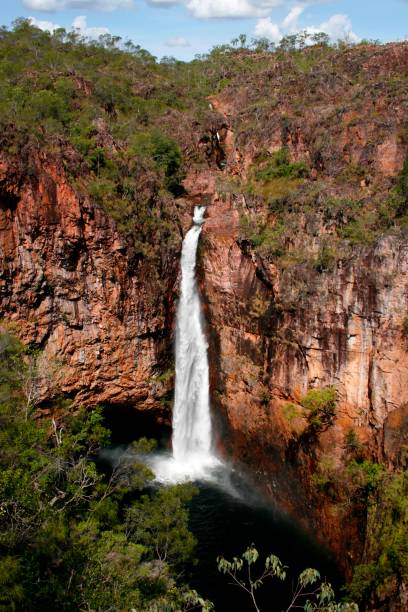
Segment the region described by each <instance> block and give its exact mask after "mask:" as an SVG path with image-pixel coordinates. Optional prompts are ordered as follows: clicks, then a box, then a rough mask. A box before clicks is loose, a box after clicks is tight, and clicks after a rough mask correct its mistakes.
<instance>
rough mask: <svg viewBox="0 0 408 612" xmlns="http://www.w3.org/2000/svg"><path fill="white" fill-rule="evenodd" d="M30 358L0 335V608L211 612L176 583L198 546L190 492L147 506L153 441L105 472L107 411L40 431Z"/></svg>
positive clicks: (167, 492) (81, 414)
mask: <svg viewBox="0 0 408 612" xmlns="http://www.w3.org/2000/svg"><path fill="white" fill-rule="evenodd" d="M29 354H30V352H28V355H29ZM26 358H27V350H26V349H24V348H23V346H22V345H21V344H20V343H19V342H18V341H16V340H15V339H14V338H13V336H11V335H10V334H8V333H7V332H5V333H3V334H1V335H0V500H1V501H0V556H1V559H0V609H1V610H27V611H28V612H30V611H31V610H32V611H34V610H42V609H58V610H72V611H73V610H79V609H81V610H82V609H89V610H91V609H92V610H108V609H116V610H125V609H134V610H136V611H137V612H142V611H145V610H152V611H153V610H164V609H168V610H174V611H176V610H182V609H184V608H185V607H187V608H188V606H189V605H190V604H191V605H192V602H195V605H197V606H201V607H202V609H205V610H209V609H210V605H209V603H208V602H205V601H204V600H202V599H201V598H200V597H199V595H197V594H196V593H194V592H191V591H189V590H188V588H187V587H184V586H178V585H177V584H176V582H175V578H176V575H177V574H178V572H179V569H178V568H179V567H180V564H182V563H186V562H187V560H188V559H189V558H190V555H191V554H192V550H193V547H194V538H193V537H192V535H191V534H190V533H189V531H188V529H187V522H188V513H187V510H186V509H185V503H186V502H187V501H188V500H189V499H191V496H192V495H193V493H194V491H193V489H192V488H188V487H186V488H184V487H174V488H172V489H163V490H159V491H158V492H157V494H156V495H155V496H154V498H152V499H150V498H147V497H146V496H143V495H142V491H143V490H144V489H145V488H146V485H147V484H148V483H149V482H150V481H151V479H152V478H153V474H152V472H151V471H150V470H149V469H148V468H147V467H146V466H145V465H143V464H142V463H140V460H139V459H138V456H139V454H140V453H146V452H149V451H150V450H151V449H152V444H151V443H150V442H148V441H146V440H141V441H140V443H138V444H136V445H135V446H134V448H133V449H132V448H130V449H129V450H128V452H127V453H126V454H124V455H123V457H122V458H120V459H119V460H117V461H116V462H115V464H114V465H113V466H112V469H111V471H110V472H109V473H108V474H105V473H104V472H100V471H99V470H98V468H97V463H96V462H95V458H96V457H97V454H98V452H99V450H100V449H101V448H103V447H104V446H106V445H108V444H109V431H108V430H107V429H106V428H105V427H104V419H103V413H102V411H101V409H98V408H96V409H93V410H90V409H88V410H85V409H82V410H79V411H77V413H76V414H72V411H73V407H70V412H71V414H70V416H67V417H65V418H62V417H58V419H57V418H56V417H55V418H53V419H47V418H45V419H43V420H42V421H41V422H36V421H34V420H32V419H31V418H30V416H29V414H27V411H26V398H25V392H24V389H23V386H22V383H21V375H20V374H21V371H24V369H25V367H26V366H25V360H26ZM54 408H55V407H54ZM66 410H67V406H66V405H64V411H66ZM132 500H133V505H130V504H131V502H132ZM123 516H126V517H132V521H133V522H130V519H129V520H128V521H127V523H126V527H129V525H132V529H131V530H132V534H131V536H130V533H127V532H126V529H125V527H124V525H123Z"/></svg>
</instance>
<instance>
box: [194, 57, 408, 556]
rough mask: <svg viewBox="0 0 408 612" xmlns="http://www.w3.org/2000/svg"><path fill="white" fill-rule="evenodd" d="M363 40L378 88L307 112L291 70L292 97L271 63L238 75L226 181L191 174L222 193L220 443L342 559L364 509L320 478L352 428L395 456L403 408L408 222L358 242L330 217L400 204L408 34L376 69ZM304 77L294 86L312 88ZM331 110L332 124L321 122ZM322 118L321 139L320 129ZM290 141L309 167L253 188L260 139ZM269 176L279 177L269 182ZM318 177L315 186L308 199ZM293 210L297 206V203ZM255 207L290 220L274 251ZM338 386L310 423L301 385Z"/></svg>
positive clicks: (353, 551) (386, 458)
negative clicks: (396, 189)
mask: <svg viewBox="0 0 408 612" xmlns="http://www.w3.org/2000/svg"><path fill="white" fill-rule="evenodd" d="M362 53H363V57H360V58H359V59H360V60H361V61H362V65H363V69H364V70H365V71H366V72H365V73H364V74H365V75H366V78H367V79H368V82H367V81H365V85H364V87H365V88H366V89H370V90H376V89H377V90H378V91H380V92H381V93H380V94H379V95H378V97H375V96H374V97H373V98H372V97H370V98H369V99H367V100H365V101H363V100H362V99H361V94H360V93H359V92H361V83H358V82H355V84H354V86H351V87H352V91H351V92H350V90H349V89H341V87H340V86H339V83H337V88H338V89H337V93H336V91H335V90H336V88H335V89H330V90H327V89H326V86H325V85H324V84H321V86H320V87H319V89H318V91H317V92H316V91H315V92H314V95H315V98H316V102H315V105H314V106H308V105H307V104H306V108H305V111H304V113H302V114H301V115H300V114H298V113H297V111H296V110H295V112H294V108H295V109H296V104H297V98H296V88H295V87H294V83H293V84H292V91H293V96H292V97H289V99H288V97H287V96H288V93H289V92H288V91H287V88H286V89H285V87H284V86H283V85H282V83H285V86H286V85H287V83H286V82H285V80H284V77H283V76H282V70H280V71H279V70H277V71H276V72H274V71H273V70H272V71H270V72H269V73H268V74H267V75H266V78H265V80H264V81H263V84H262V85H260V84H259V81H258V82H257V87H258V89H257V91H256V92H255V93H254V88H251V87H250V84H249V83H244V84H242V86H241V87H238V88H237V90H235V91H234V96H232V95H231V92H228V93H225V94H223V95H222V96H219V97H218V98H216V99H214V100H213V103H214V105H215V106H216V108H218V109H219V110H220V111H221V112H222V113H224V116H225V119H226V122H227V128H226V129H225V132H224V134H223V137H222V144H223V146H224V148H225V151H226V157H227V166H226V171H224V173H223V176H222V177H221V178H220V176H219V174H218V175H217V176H215V174H214V173H211V172H209V173H207V174H206V175H205V176H202V177H201V181H200V180H197V176H196V175H193V174H192V175H191V179H190V182H187V184H188V188H189V190H190V193H192V194H194V191H195V190H197V189H199V190H200V191H201V192H204V193H205V192H207V195H208V193H211V194H212V195H211V198H212V199H211V205H210V206H209V208H208V216H209V218H208V221H207V223H206V225H205V230H204V241H205V248H204V249H203V250H204V253H203V258H202V289H203V293H204V294H205V296H206V304H207V305H206V308H207V317H208V320H209V329H210V332H209V334H210V353H211V360H210V361H211V363H212V365H213V373H212V394H213V404H214V411H215V418H216V419H217V422H218V425H219V429H220V430H221V431H222V432H223V434H222V440H221V441H220V444H221V445H223V446H224V447H226V448H227V452H229V453H232V454H233V455H234V456H235V457H236V458H237V460H239V461H242V462H243V463H244V464H247V465H250V466H251V468H252V470H253V471H254V472H256V474H257V476H258V480H259V482H260V483H261V486H262V487H263V489H264V491H266V492H267V493H268V494H269V495H270V497H271V498H272V499H275V500H279V501H280V503H283V504H284V505H285V506H286V507H287V508H288V509H289V510H290V511H291V512H293V513H295V514H296V515H297V516H298V517H300V518H301V519H302V520H303V521H304V523H305V524H309V526H310V525H311V524H312V525H313V526H314V529H315V530H316V531H317V532H318V533H319V534H320V538H321V540H322V541H323V542H325V543H326V544H328V545H329V546H331V547H332V548H333V549H335V550H337V551H338V552H340V558H341V560H342V563H343V566H345V567H346V568H347V567H348V568H350V564H352V563H353V562H356V561H357V560H358V559H359V557H360V554H361V553H362V546H363V542H364V529H365V527H364V519H362V517H361V516H360V517H357V516H354V517H353V516H351V515H350V512H353V510H352V509H351V506H348V507H347V504H342V503H340V502H338V503H336V500H334V501H333V494H332V497H331V498H330V495H328V496H325V495H321V494H319V493H317V491H316V478H317V476H319V475H320V474H321V472H322V471H324V472H325V474H326V473H327V472H328V471H330V472H331V473H332V474H334V476H333V477H334V478H338V477H340V476H339V475H341V474H342V473H344V470H345V464H346V462H347V453H348V450H347V440H348V436H350V435H352V436H355V440H356V444H358V445H359V447H360V448H363V449H364V451H363V455H364V457H365V458H366V459H368V460H370V461H381V462H383V463H385V464H386V465H389V466H398V465H400V462H401V456H402V455H401V453H402V452H403V447H404V443H406V436H407V430H406V418H407V409H408V390H407V386H406V380H407V373H408V352H407V338H406V331H405V326H404V321H405V320H406V316H407V304H408V242H407V238H406V233H405V230H404V229H402V226H399V225H398V223H397V224H396V225H395V223H394V225H393V226H392V227H391V226H389V227H388V229H387V228H384V229H381V225H380V224H381V221H376V223H377V226H376V230H375V231H374V230H372V226H371V227H370V221H369V220H365V221H363V222H362V226H363V228H364V229H363V236H362V237H360V238H359V239H358V240H357V239H354V240H353V239H352V240H350V239H348V240H347V234H346V233H345V234H344V235H343V236H342V239H339V234H338V233H337V232H338V230H337V229H336V228H335V226H338V225H341V221H339V217H337V218H336V214H337V213H333V211H332V210H331V209H330V206H331V205H332V202H333V201H337V200H339V199H341V198H347V200H348V202H357V201H359V202H362V201H363V202H365V204H364V206H366V207H367V208H369V207H370V206H371V202H372V201H373V200H376V199H377V198H379V199H380V200H381V201H382V202H384V203H386V202H387V201H390V197H391V196H390V193H391V191H390V190H392V186H393V184H394V181H395V178H396V177H397V176H398V175H399V173H400V172H401V171H402V167H403V163H404V158H405V155H406V153H407V149H408V147H407V140H406V139H405V136H404V134H405V129H406V124H405V105H406V103H407V97H406V95H407V92H406V90H404V91H405V93H404V95H402V96H399V97H398V99H396V98H394V97H393V96H392V95H390V91H389V90H387V88H386V86H384V85H383V84H382V83H380V82H379V81H377V79H379V80H381V79H382V78H383V79H384V78H385V79H387V78H389V77H390V75H392V77H393V79H395V80H396V81H398V79H399V78H400V77H402V72H401V71H403V68H402V66H403V64H404V63H405V62H406V61H407V59H408V46H407V45H390V46H388V47H386V48H385V49H383V50H382V52H381V54H378V55H377V60H376V61H377V63H376V70H375V71H371V68H370V66H372V64H373V61H374V59H373V58H372V57H370V53H369V52H367V51H366V50H364V52H362ZM346 55H347V57H346V58H344V57H343V59H342V61H344V60H346V63H347V66H348V67H347V69H346V70H345V73H343V75H342V78H343V79H346V78H349V79H350V81H349V82H350V83H352V82H353V81H352V79H355V74H356V72H355V70H357V66H356V65H355V64H354V62H355V61H358V60H357V56H354V57H352V53H351V52H349V53H348V54H346ZM364 62H365V63H364ZM334 72H336V70H335V69H334ZM340 72H341V71H340V69H339V70H338V74H340ZM367 74H368V75H369V76H368V77H367ZM353 75H354V76H353ZM333 78H334V77H333ZM299 79H300V80H299V81H298V82H297V83H296V87H297V88H299V90H300V91H302V80H303V77H302V76H300V77H299ZM339 79H340V77H336V80H337V81H338V80H339ZM376 83H377V84H376ZM269 92H274V96H275V100H274V104H273V109H272V110H270V109H269V107H268V106H267V102H265V106H266V109H267V110H263V108H262V106H261V105H260V109H259V115H262V114H263V117H260V118H259V123H258V125H257V124H255V126H254V124H252V129H253V132H255V133H256V138H254V137H253V136H251V133H250V132H249V131H248V127H247V125H248V123H246V121H247V119H246V115H249V114H250V113H252V114H251V117H252V119H253V112H254V111H253V108H254V104H255V102H256V100H258V101H261V100H264V99H265V97H266V96H267V95H268V94H269ZM340 92H341V96H340V97H339V94H340ZM353 93H354V96H353V95H352V94H353ZM336 96H337V97H336ZM289 100H290V101H289ZM317 100H318V101H317ZM356 106H357V107H358V108H356ZM373 109H376V110H375V113H374V114H373ZM298 115H299V116H298ZM334 115H337V116H338V120H337V121H336V122H332V121H331V120H330V121H328V120H327V118H328V117H334ZM353 117H354V118H356V117H358V119H356V120H355V121H351V120H350V118H353ZM323 127H324V129H325V130H326V134H325V137H324V139H325V142H323V141H322V140H319V137H318V134H322V129H323ZM317 141H318V142H317ZM328 143H329V144H328ZM284 147H286V148H287V149H288V150H289V151H290V156H291V159H293V160H308V163H309V164H310V168H309V175H308V179H307V180H306V181H305V182H303V183H302V186H301V187H300V188H299V184H298V183H296V184H295V183H292V184H291V185H293V191H291V190H289V191H287V192H286V193H284V194H283V195H282V193H280V192H279V193H278V195H276V196H275V195H274V193H272V197H271V191H268V190H267V189H265V188H264V186H265V184H263V185H262V187H261V189H260V190H258V192H257V188H258V189H259V186H257V184H256V182H255V181H253V180H252V179H253V176H254V173H253V172H254V170H253V169H254V167H255V168H256V164H257V159H259V155H260V152H261V154H262V156H265V155H266V157H268V156H273V155H274V152H277V151H281V150H282V148H284ZM257 156H258V157H257ZM261 160H262V158H261ZM356 167H358V170H357V171H356ZM226 175H227V176H226ZM274 180H275V183H274ZM251 181H252V186H251ZM289 183H290V181H289ZM274 184H275V185H276V184H277V180H276V179H272V180H271V182H270V183H269V184H268V187H269V185H274ZM197 185H198V186H199V187H197ZM254 185H255V187H254ZM310 185H312V187H310ZM277 187H278V188H279V189H280V187H281V185H280V184H277ZM262 189H264V191H263V192H262ZM290 189H292V186H291V187H290ZM308 189H313V190H314V193H313V195H312V196H311V199H309V200H308V198H309V194H308V195H307V196H306V195H305V190H306V191H307V190H308ZM309 193H310V192H309ZM379 194H380V195H379ZM329 200H330V203H329V204H327V202H328V201H329ZM288 209H292V210H294V211H295V213H294V214H293V215H292V214H291V213H290V214H289V215H288V213H287V210H288ZM341 214H344V209H342V211H341ZM346 214H347V213H346ZM333 215H334V216H333ZM259 218H261V220H262V228H264V227H265V224H266V226H268V225H270V226H272V227H277V226H278V224H279V223H281V227H282V225H284V224H289V225H286V226H284V227H283V229H282V230H281V233H282V234H283V236H284V239H283V246H282V242H281V243H279V249H280V250H279V249H276V236H275V235H274V236H273V242H272V247H273V248H272V249H271V250H270V251H269V252H268V251H267V249H265V248H263V244H265V243H266V239H265V243H262V244H261V246H260V248H257V244H259V243H260V242H261V240H262V235H260V234H259V233H258V235H256V236H255V237H254V238H253V239H251V237H250V238H249V239H248V238H247V237H246V235H245V233H244V232H243V227H244V228H245V227H246V226H247V224H248V219H249V220H250V221H252V220H254V219H255V220H257V219H259ZM334 219H335V220H334ZM356 223H357V222H356V221H353V224H354V225H353V227H356ZM258 227H259V226H258ZM377 228H378V230H379V231H377ZM263 231H265V230H263ZM370 232H371V235H370ZM344 237H345V238H346V239H345V240H343V238H344ZM278 238H279V236H278ZM322 240H323V241H324V246H323V247H322ZM322 248H323V249H326V248H329V249H332V252H331V254H330V258H329V259H330V261H329V262H323V263H322V262H321V259H319V258H321V253H322ZM273 249H275V251H273ZM299 253H300V255H299ZM328 387H334V388H335V389H336V392H337V397H338V404H337V408H336V415H335V417H334V418H333V419H332V420H330V423H326V424H324V426H322V427H321V429H320V430H319V431H318V433H317V434H316V432H314V431H312V429H311V428H310V420H308V414H309V413H308V411H307V410H305V409H304V407H303V405H302V398H303V397H304V396H305V395H306V394H307V392H308V390H310V389H322V388H328ZM350 432H352V433H350ZM311 433H313V435H310V434H311ZM315 434H316V435H315ZM353 439H354V438H353ZM328 466H329V467H328ZM294 491H296V494H294ZM334 497H335V496H334ZM316 506H317V508H316Z"/></svg>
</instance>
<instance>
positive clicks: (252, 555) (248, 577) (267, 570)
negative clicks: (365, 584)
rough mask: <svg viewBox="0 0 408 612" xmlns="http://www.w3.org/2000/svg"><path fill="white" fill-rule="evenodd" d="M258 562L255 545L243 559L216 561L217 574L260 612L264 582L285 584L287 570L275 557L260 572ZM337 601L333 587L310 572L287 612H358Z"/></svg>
mask: <svg viewBox="0 0 408 612" xmlns="http://www.w3.org/2000/svg"><path fill="white" fill-rule="evenodd" d="M258 560H259V553H258V551H257V549H256V548H255V546H254V545H253V544H252V545H251V546H249V547H248V548H247V549H246V551H245V552H244V553H243V554H242V555H241V557H234V558H233V560H232V561H228V560H227V559H224V557H218V559H217V563H218V571H219V572H221V573H223V574H226V575H228V576H229V577H230V578H231V579H232V581H233V582H232V583H233V584H234V585H236V586H237V587H239V588H240V589H242V590H243V591H244V592H245V593H247V595H248V596H249V597H250V598H251V602H252V605H253V607H254V609H255V610H256V612H260V608H259V604H258V602H257V599H256V591H257V590H258V589H259V588H261V587H262V586H263V584H264V581H265V580H266V579H268V578H270V579H273V578H276V579H278V580H281V581H283V580H285V579H286V576H287V571H286V570H287V569H288V568H287V567H286V566H285V565H283V564H282V562H281V561H280V559H279V558H278V557H276V556H275V555H269V556H268V557H266V559H265V561H264V564H263V567H261V568H259V566H257V565H256V564H257V562H258ZM255 566H256V567H255ZM257 570H258V571H257ZM256 571H257V573H256V575H255V572H256ZM309 597H311V599H309ZM334 597H335V595H334V591H333V589H332V587H331V585H330V584H329V583H327V582H324V581H321V579H320V574H319V572H318V571H317V570H315V569H312V568H308V569H305V570H304V571H303V572H302V573H301V574H300V575H299V577H298V580H297V584H296V586H295V588H294V590H293V597H292V601H291V602H290V603H289V605H288V607H287V608H286V612H288V611H289V610H292V609H294V608H303V610H306V611H307V612H312V611H313V610H315V611H317V610H319V611H321V612H323V611H326V612H329V611H330V612H358V606H357V605H356V604H354V603H346V604H341V603H340V604H339V603H336V602H335V599H334Z"/></svg>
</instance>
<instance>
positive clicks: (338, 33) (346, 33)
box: [306, 15, 361, 43]
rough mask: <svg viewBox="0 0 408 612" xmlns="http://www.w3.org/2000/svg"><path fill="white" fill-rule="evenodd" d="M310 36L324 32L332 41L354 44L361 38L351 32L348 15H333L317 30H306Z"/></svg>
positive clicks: (351, 27)
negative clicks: (346, 41) (343, 40)
mask: <svg viewBox="0 0 408 612" xmlns="http://www.w3.org/2000/svg"><path fill="white" fill-rule="evenodd" d="M306 29H307V31H310V32H311V34H313V33H317V32H326V34H328V35H329V36H330V38H331V39H332V40H338V39H343V38H345V39H347V40H349V41H350V42H353V43H356V42H359V41H360V40H361V38H360V37H359V36H358V35H357V34H356V33H355V32H353V26H352V23H351V19H350V17H349V16H348V15H333V16H332V17H330V19H328V20H327V21H323V23H321V24H320V25H319V26H318V27H317V28H306Z"/></svg>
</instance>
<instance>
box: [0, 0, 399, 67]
mask: <svg viewBox="0 0 408 612" xmlns="http://www.w3.org/2000/svg"><path fill="white" fill-rule="evenodd" d="M0 17H1V19H0V23H1V25H6V26H10V24H11V23H12V21H13V20H14V19H16V18H17V17H27V18H30V19H31V20H32V22H33V23H34V24H35V25H37V26H38V27H41V28H42V29H48V30H51V31H52V29H53V28H55V27H64V28H65V29H67V30H70V29H71V28H77V29H79V30H80V31H81V32H82V33H83V34H84V35H86V36H89V37H97V36H98V35H100V34H104V33H110V34H113V35H115V36H121V37H122V38H123V39H125V40H126V39H130V40H132V41H133V42H134V43H136V44H139V45H141V46H142V47H144V48H145V49H147V50H148V51H150V52H151V53H153V55H155V56H157V57H158V58H161V57H163V56H169V55H170V56H174V57H176V58H178V59H182V60H189V59H192V58H193V57H194V55H196V54H200V53H205V52H207V51H208V50H209V49H211V47H213V46H214V45H217V44H223V43H228V42H230V41H231V40H232V39H234V38H236V37H237V36H238V35H239V34H241V33H244V34H246V35H247V36H248V39H251V38H253V37H261V36H262V37H263V36H265V37H267V38H269V39H270V40H271V41H273V42H278V41H279V40H280V38H281V37H282V36H284V35H286V34H292V33H296V32H297V31H301V30H305V29H306V30H308V31H310V32H312V33H313V32H316V31H324V32H326V33H327V34H329V35H330V36H331V38H332V39H333V40H337V39H339V38H347V39H349V40H350V41H353V42H358V41H359V40H361V39H363V38H366V39H367V38H368V39H379V40H380V41H382V42H388V41H396V40H405V39H407V38H408V0H0Z"/></svg>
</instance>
